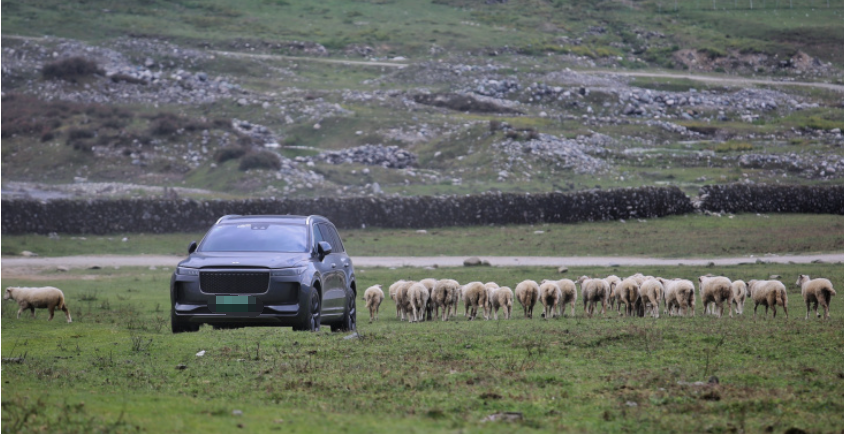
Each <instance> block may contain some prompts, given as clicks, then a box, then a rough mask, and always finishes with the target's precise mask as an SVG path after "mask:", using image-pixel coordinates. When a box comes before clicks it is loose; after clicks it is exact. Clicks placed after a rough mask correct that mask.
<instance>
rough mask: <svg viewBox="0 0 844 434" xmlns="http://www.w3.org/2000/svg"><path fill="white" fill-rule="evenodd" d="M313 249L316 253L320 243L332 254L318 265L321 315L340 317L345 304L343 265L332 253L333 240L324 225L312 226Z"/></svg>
mask: <svg viewBox="0 0 844 434" xmlns="http://www.w3.org/2000/svg"><path fill="white" fill-rule="evenodd" d="M314 241H315V242H314V249H315V250H316V251H317V252H318V251H319V250H318V246H319V242H320V241H326V242H328V243H329V244H331V248H332V253H330V254H328V255H326V256H325V258H323V260H322V261H321V262H319V264H318V268H319V269H320V272H321V273H322V313H323V316H324V317H333V316H335V315H342V313H343V309H344V308H345V304H344V303H343V302H344V300H345V291H344V288H343V278H342V274H343V271H342V270H343V264H342V263H340V261H339V259H340V258H338V255H337V254H336V253H334V252H333V250H334V238H333V237H332V236H331V232H330V231H329V230H328V227H327V226H326V225H325V224H324V223H318V224H315V225H314Z"/></svg>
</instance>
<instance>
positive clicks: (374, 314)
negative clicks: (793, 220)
mask: <svg viewBox="0 0 844 434" xmlns="http://www.w3.org/2000/svg"><path fill="white" fill-rule="evenodd" d="M578 284H579V285H580V295H579V296H580V298H581V300H583V311H584V314H585V315H586V316H588V317H591V316H592V315H593V314H594V313H595V309H596V308H597V307H598V305H600V309H601V315H605V314H606V312H607V306H608V305H609V308H610V310H612V309H613V308H615V310H616V312H618V313H619V314H620V315H627V316H645V315H650V316H652V317H654V318H659V313H660V307H662V311H663V313H665V314H668V315H680V316H685V315H686V314H687V313H688V314H689V315H691V316H694V314H695V299H696V297H697V294H696V291H695V284H694V283H692V281H690V280H686V279H664V278H662V277H652V276H643V275H642V274H634V275H632V276H629V277H627V278H624V279H622V278H620V277H618V276H609V277H607V278H603V279H601V278H590V277H587V276H581V277H580V278H578V279H577V281H573V280H570V279H561V280H543V281H542V283H537V282H536V281H534V280H525V281H522V282H521V283H519V284H518V285H516V290H515V291H513V290H511V289H510V288H509V287H507V286H499V285H498V284H496V283H495V282H488V283H482V282H471V283H467V284H465V285H460V284H459V283H458V282H457V281H455V280H452V279H441V280H436V279H423V280H420V281H418V282H415V281H406V280H399V281H398V282H395V283H393V284H392V285H390V288H389V291H388V292H389V296H390V299H392V300H393V301H394V302H395V303H396V318H400V319H401V320H402V321H404V320H405V319H407V320H408V321H409V322H421V321H425V319H426V318H427V319H428V320H431V318H432V317H433V318H441V319H442V320H443V321H447V320H448V319H449V318H452V317H454V316H456V315H457V306H458V303H459V302H460V300H462V301H463V305H464V308H465V310H464V313H463V315H464V316H466V317H467V318H468V319H469V320H470V321H471V320H472V319H474V318H475V317H477V315H478V312H479V311H480V310H481V309H483V315H484V319H486V320H488V319H489V317H490V312H491V313H492V315H493V317H494V319H496V320H497V319H498V311H499V310H503V315H504V318H505V319H510V316H511V314H512V312H513V299H514V298H515V299H517V300H518V301H519V303H520V304H521V305H522V308H523V309H524V315H525V318H533V308H534V306H536V303H537V301H538V302H540V303H541V304H542V306H543V308H544V309H543V313H542V317H543V318H545V319H548V318H553V317H557V316H562V315H564V311H565V306H566V305H568V306H571V316H574V315H575V303H576V302H577V298H578V292H577V286H576V285H578ZM796 284H797V286H799V287H800V288H801V293H802V295H803V300H804V301H805V303H806V319H809V312H811V310H812V308H813V307H814V310H815V314H816V315H817V316H818V317H820V316H821V313H820V312H819V310H818V308H819V307H820V308H822V309H823V315H824V317H825V318H827V319H828V318H829V304H830V302H831V300H832V297H833V296H834V295H835V294H836V292H835V289H833V287H832V282H830V281H829V280H828V279H822V278H821V279H811V278H809V276H808V275H805V274H802V275H800V276H799V277H798V278H797V282H796ZM697 293H699V294H700V298H701V302H702V303H703V305H704V308H705V313H708V314H712V315H717V316H718V317H721V315H722V314H723V311H724V304H725V303H726V304H727V309H728V310H729V315H730V317H732V316H733V310H735V311H736V313H737V314H738V315H741V314H743V312H744V302H745V300H746V299H747V298H748V297H749V298H751V299H752V300H753V302H754V303H755V305H754V307H753V316H754V317H756V309H757V308H758V307H759V306H760V305H762V306H764V307H765V316H766V317H767V316H768V308H771V309H772V310H773V316H774V317H776V316H777V306H780V307H782V309H783V311H785V316H786V318H788V295H787V294H786V289H785V285H784V284H783V283H782V282H780V281H779V280H750V281H748V282H746V283H745V282H744V281H742V280H735V281H730V279H728V278H726V277H723V276H701V277H700V278H699V279H698V289H697ZM384 298H385V296H384V291H383V290H382V285H374V286H371V287H369V288H367V289H366V291H364V300H365V301H366V307H367V308H368V309H369V322H370V323H371V322H372V321H374V320H376V319H378V310H379V307H380V305H381V303H382V302H383V301H384ZM622 305H623V306H624V311H623V312H622V311H621V307H622ZM440 309H442V313H440Z"/></svg>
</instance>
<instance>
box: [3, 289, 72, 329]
mask: <svg viewBox="0 0 844 434" xmlns="http://www.w3.org/2000/svg"><path fill="white" fill-rule="evenodd" d="M3 300H15V301H16V302H18V307H19V309H18V318H20V317H21V312H23V310H24V309H29V310H30V311H31V312H32V317H33V318H35V308H38V309H44V308H46V309H47V310H48V311H49V312H50V317H49V318H47V321H52V319H53V311H54V310H55V309H56V308H59V309H61V310H62V311H64V314H65V316H66V317H67V322H73V320H71V319H70V311H69V310H67V303H65V298H64V293H63V292H62V290H61V289H59V288H55V287H52V286H42V287H27V286H10V287H8V288H6V292H5V294H3Z"/></svg>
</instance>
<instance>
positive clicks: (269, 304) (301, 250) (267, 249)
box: [170, 216, 357, 333]
mask: <svg viewBox="0 0 844 434" xmlns="http://www.w3.org/2000/svg"><path fill="white" fill-rule="evenodd" d="M188 254H189V256H188V258H187V259H185V260H184V261H182V262H180V263H179V266H178V267H177V268H176V272H175V273H173V277H172V278H171V279H170V304H171V309H170V324H171V327H172V329H173V333H180V332H190V331H197V330H199V326H200V325H201V324H211V325H212V326H214V328H234V327H244V326H292V327H293V329H294V330H305V331H317V330H319V327H320V324H321V323H324V324H330V325H331V330H333V331H337V330H355V328H356V325H357V312H356V310H355V296H356V293H357V288H356V284H355V270H354V267H353V266H352V261H351V259H349V256H348V255H346V253H345V251H344V249H343V243H342V241H340V236H339V235H338V234H337V229H336V228H335V227H334V225H333V224H331V222H330V221H328V219H326V218H325V217H320V216H309V217H303V216H225V217H222V218H220V219H219V220H218V221H217V223H216V224H214V226H212V227H211V229H210V230H209V231H208V233H206V234H205V236H204V237H203V238H202V241H200V243H199V244H198V245H197V244H196V242H195V241H194V242H192V243H191V244H190V247H188Z"/></svg>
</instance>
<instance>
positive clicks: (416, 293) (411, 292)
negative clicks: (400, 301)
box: [407, 282, 429, 322]
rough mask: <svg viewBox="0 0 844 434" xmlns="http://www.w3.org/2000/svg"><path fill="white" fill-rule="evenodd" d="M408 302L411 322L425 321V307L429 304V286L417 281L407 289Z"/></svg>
mask: <svg viewBox="0 0 844 434" xmlns="http://www.w3.org/2000/svg"><path fill="white" fill-rule="evenodd" d="M407 295H408V297H407V298H408V304H409V307H410V313H411V314H410V322H422V321H425V309H426V308H427V306H428V298H429V296H428V288H426V287H425V285H423V284H422V283H420V282H416V283H414V284H412V285H410V287H408V289H407Z"/></svg>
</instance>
